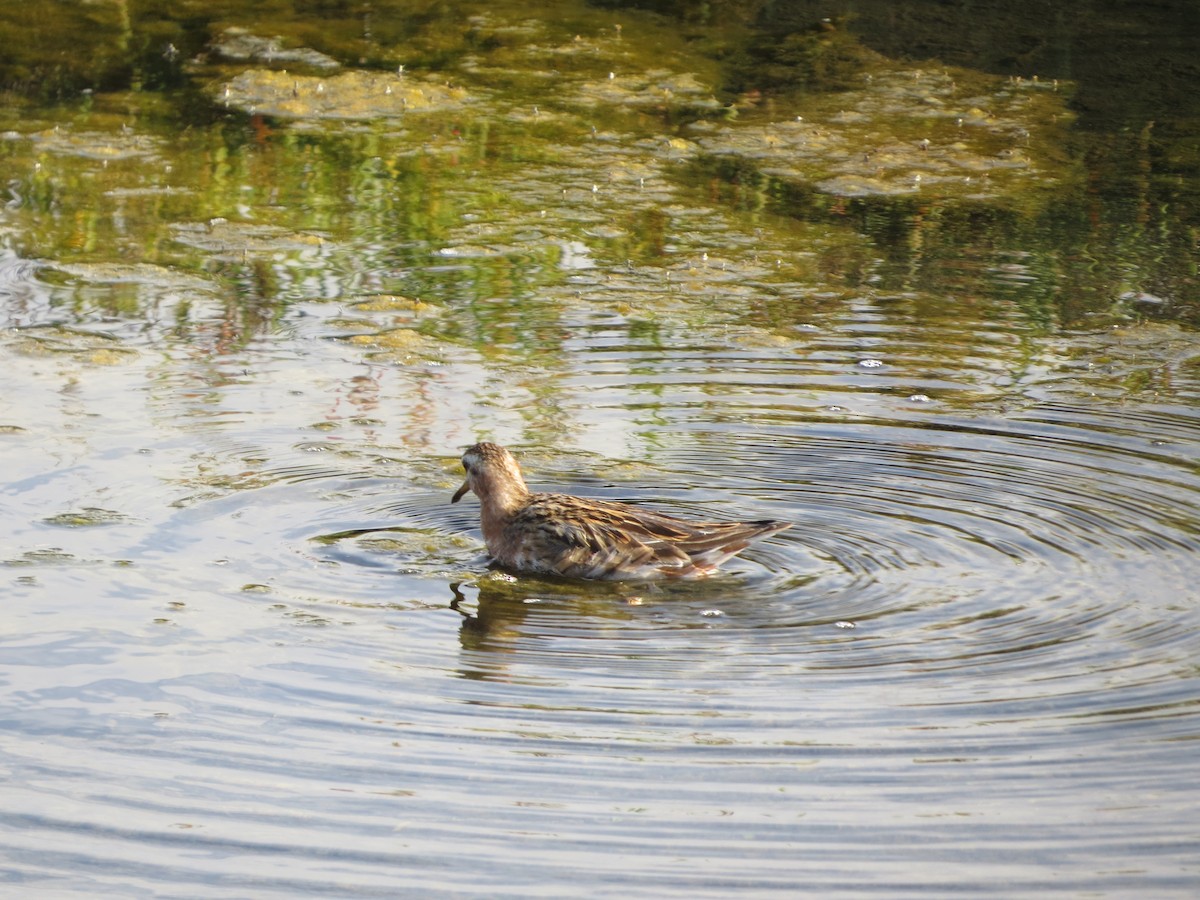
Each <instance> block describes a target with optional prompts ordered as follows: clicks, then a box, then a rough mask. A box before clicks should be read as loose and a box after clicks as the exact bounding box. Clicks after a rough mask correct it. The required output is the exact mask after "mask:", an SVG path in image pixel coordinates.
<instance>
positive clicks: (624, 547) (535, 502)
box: [450, 442, 791, 581]
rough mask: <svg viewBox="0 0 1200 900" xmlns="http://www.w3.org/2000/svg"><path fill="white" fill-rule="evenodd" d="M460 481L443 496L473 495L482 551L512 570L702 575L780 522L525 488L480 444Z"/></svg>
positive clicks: (498, 452) (616, 576)
mask: <svg viewBox="0 0 1200 900" xmlns="http://www.w3.org/2000/svg"><path fill="white" fill-rule="evenodd" d="M462 464H463V468H464V469H465V470H466V472H467V479H466V481H464V482H463V485H462V487H460V488H459V489H458V490H457V491H456V492H455V494H454V496H453V497H452V498H451V500H450V502H451V503H457V502H458V501H459V500H461V499H462V497H463V495H464V494H466V493H467V491H474V492H475V494H476V495H478V497H479V503H480V514H479V518H480V522H481V524H482V526H483V540H484V543H486V544H487V549H488V553H490V554H491V556H492V558H493V559H494V560H495V561H496V562H497V563H499V564H500V565H501V566H503V567H504V568H507V569H511V570H514V571H517V572H527V573H535V574H551V575H563V576H566V577H568V578H590V579H608V580H614V581H617V580H643V579H655V578H703V577H705V576H707V575H711V574H712V573H713V572H715V571H716V570H717V567H718V566H720V565H721V563H723V562H725V561H726V560H727V559H729V558H730V557H732V556H735V555H736V554H738V553H740V552H741V551H742V550H745V549H746V548H747V547H749V546H750V544H751V543H753V542H754V541H755V540H757V539H759V538H761V537H765V536H766V535H770V534H774V533H775V532H777V531H783V530H784V529H785V528H789V527H791V525H790V523H788V522H779V521H775V520H772V519H761V520H759V521H757V522H685V521H683V520H682V519H676V518H674V517H672V516H665V515H662V514H661V513H655V512H651V511H649V510H645V509H640V508H638V507H636V506H630V505H628V504H626V503H616V502H610V501H607V500H592V499H587V498H583V497H571V496H568V495H567V494H544V493H533V492H531V491H530V490H529V488H528V487H526V485H525V479H524V477H522V475H521V468H520V466H518V465H517V461H516V460H515V459H514V458H513V455H512V454H511V453H509V452H508V451H507V450H506V449H504V448H503V447H501V446H500V445H498V444H492V443H489V442H484V443H480V444H476V445H475V446H473V447H470V448H468V449H467V451H466V452H465V453H464V454H463V457H462Z"/></svg>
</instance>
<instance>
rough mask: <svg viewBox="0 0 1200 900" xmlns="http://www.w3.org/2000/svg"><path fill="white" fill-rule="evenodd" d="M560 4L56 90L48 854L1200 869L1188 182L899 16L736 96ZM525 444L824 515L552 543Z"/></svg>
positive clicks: (11, 723)
mask: <svg viewBox="0 0 1200 900" xmlns="http://www.w3.org/2000/svg"><path fill="white" fill-rule="evenodd" d="M560 12H561V15H560V16H559V17H557V18H556V17H547V18H546V19H545V20H544V21H543V20H534V19H531V18H529V17H528V14H527V13H521V14H520V15H513V16H509V15H508V14H507V13H505V11H504V10H503V9H497V10H494V11H491V12H488V13H483V12H480V11H477V10H472V11H471V15H472V16H474V18H471V19H470V20H469V24H470V29H473V31H469V32H468V30H466V29H464V30H463V31H461V32H460V33H459V35H460V40H461V43H456V42H455V39H454V37H453V35H454V33H453V32H452V31H449V30H446V29H443V30H442V31H440V32H438V34H440V35H442V38H443V39H444V43H445V44H446V47H445V48H443V49H442V51H441V53H440V55H439V54H438V53H435V52H434V50H433V49H431V48H433V47H434V43H433V38H432V35H433V34H434V32H433V31H424V32H422V31H421V30H420V29H419V28H418V27H417V26H416V25H415V24H413V25H411V27H412V29H414V31H413V34H412V35H410V38H411V40H412V43H411V44H409V45H402V44H401V43H400V42H399V41H398V40H397V41H394V42H392V43H388V41H389V40H391V38H394V35H392V34H391V32H389V31H388V27H390V26H386V25H384V24H380V23H378V22H376V23H374V24H373V25H372V28H373V30H371V31H370V35H369V36H368V37H369V41H371V42H373V44H372V45H371V46H372V49H371V53H370V54H366V56H367V58H368V61H369V62H370V63H371V67H369V68H367V69H363V70H361V71H359V70H355V69H353V68H349V67H345V66H344V67H343V68H342V69H340V70H333V69H325V68H323V67H324V66H325V63H324V62H323V61H322V57H321V55H325V56H330V55H332V57H337V58H341V59H342V60H343V62H346V63H350V64H351V65H353V64H354V63H355V59H354V58H351V57H348V56H346V55H344V54H342V55H341V56H339V48H340V47H341V45H339V44H338V41H340V40H342V39H343V30H344V29H347V28H349V26H348V25H346V23H344V22H343V23H340V24H338V23H335V24H331V25H330V26H329V28H328V31H327V33H326V36H325V37H324V38H320V37H318V36H317V31H315V30H309V31H307V32H304V34H305V35H307V42H306V41H305V40H302V39H301V36H300V33H299V32H297V31H294V30H288V29H289V28H292V27H294V26H295V23H291V24H290V25H289V24H288V23H261V27H259V28H257V29H252V31H253V33H255V34H258V35H261V36H262V37H263V39H264V40H267V39H269V38H270V37H271V36H272V35H275V34H281V35H284V38H282V39H281V40H282V43H280V44H277V45H275V46H276V51H271V52H277V51H279V50H291V51H297V55H293V56H292V57H289V58H288V59H287V60H284V61H283V63H281V62H280V61H279V60H266V61H264V60H261V59H254V58H244V59H239V58H235V57H236V54H235V53H233V51H232V50H230V51H229V52H227V53H225V54H224V55H222V54H220V53H218V52H216V50H210V51H208V53H207V54H206V55H205V56H203V57H202V58H201V57H200V56H198V55H193V54H199V53H200V50H201V49H202V48H203V46H204V45H205V42H206V41H208V42H213V43H210V45H209V46H211V47H222V46H225V47H226V48H228V44H223V43H222V42H223V41H228V40H229V39H228V38H223V37H221V35H222V32H223V28H222V27H218V25H217V24H213V25H212V26H211V28H210V29H209V31H208V32H206V33H205V34H204V35H203V40H200V39H199V38H197V37H196V36H195V35H192V34H190V33H189V34H188V35H187V37H188V40H192V41H194V42H195V46H192V45H189V44H186V43H185V41H184V40H183V39H179V40H178V45H177V46H176V49H177V51H178V52H179V54H180V56H181V59H180V61H179V62H178V65H177V66H176V64H175V60H174V58H168V57H170V54H168V55H167V57H163V56H162V53H161V51H160V53H159V56H158V58H159V59H161V60H162V61H163V64H164V65H166V64H168V63H169V64H170V65H168V66H166V68H167V69H170V70H171V71H170V72H167V73H166V74H171V75H172V77H173V78H176V79H178V82H179V83H178V84H176V85H175V86H174V87H172V84H173V83H172V84H163V85H156V84H151V83H148V84H147V85H143V88H144V89H143V90H136V89H130V90H122V91H107V92H106V91H96V92H94V93H88V94H80V93H76V94H70V95H69V96H68V97H67V99H65V100H63V101H62V102H60V103H56V104H51V105H45V104H36V103H35V102H34V101H32V100H30V99H28V98H27V97H25V98H18V97H17V96H15V95H14V96H13V98H12V100H11V103H10V104H9V106H8V107H7V108H6V110H5V112H4V113H3V115H4V117H5V120H4V123H3V128H4V130H5V131H4V134H3V136H2V138H0V173H2V174H3V180H4V183H5V185H7V190H8V200H7V202H6V205H5V206H4V207H3V208H2V209H0V241H2V242H3V250H0V325H2V331H0V472H3V477H2V479H0V496H2V497H3V501H2V502H0V524H2V532H0V533H2V534H3V535H4V537H3V541H2V542H0V557H2V561H3V563H4V565H3V567H2V568H0V574H2V577H3V579H4V581H3V584H4V592H5V596H6V597H7V602H6V603H4V604H3V612H2V613H0V618H2V621H3V635H2V637H0V678H2V679H3V687H4V690H3V693H2V694H0V697H2V698H3V699H2V700H0V724H2V727H3V731H4V734H5V740H4V742H3V747H2V749H0V768H2V769H3V772H4V776H5V777H4V787H3V788H2V789H0V792H2V795H3V804H2V807H3V810H4V811H3V813H0V841H2V842H3V847H4V858H5V863H4V866H3V872H4V878H5V880H6V883H8V884H10V885H11V886H12V889H13V890H16V891H20V892H23V893H28V892H30V891H33V892H37V893H45V894H52V895H55V896H75V895H79V896H83V895H87V896H95V895H96V894H98V893H99V894H104V895H107V896H229V895H231V894H233V895H253V896H296V895H297V894H313V895H322V896H397V895H420V896H430V895H435V896H436V895H450V894H475V895H488V896H539V895H544V896H560V895H565V894H567V893H571V894H574V893H577V892H578V890H579V885H581V884H584V885H587V891H588V893H589V894H594V895H596V896H613V895H618V894H620V895H626V896H627V895H630V894H638V895H656V896H663V895H666V896H674V895H679V896H689V897H692V896H728V895H729V894H730V893H732V892H734V891H736V892H738V893H740V894H748V895H772V894H780V893H783V892H785V891H788V892H794V891H795V890H796V889H797V888H798V887H800V886H803V887H804V888H806V889H808V890H810V891H812V892H814V893H816V892H819V893H822V894H825V893H828V894H835V893H836V894H842V895H855V896H861V895H872V894H880V895H898V896H912V895H929V894H932V893H947V894H952V895H970V896H980V895H985V894H991V895H996V896H1005V897H1011V896H1044V895H1045V894H1046V893H1048V892H1051V891H1056V892H1057V891H1061V892H1065V893H1070V894H1083V893H1088V894H1093V895H1099V896H1124V895H1127V894H1128V893H1130V892H1131V891H1134V890H1137V891H1141V892H1147V891H1149V892H1150V893H1153V894H1154V895H1156V896H1180V897H1182V896H1190V895H1192V894H1193V893H1194V891H1195V889H1196V887H1197V883H1198V881H1200V879H1198V876H1197V864H1196V858H1197V856H1196V851H1197V846H1198V844H1200V840H1198V838H1200V830H1198V828H1197V825H1196V821H1195V815H1194V810H1195V807H1196V802H1197V796H1196V788H1195V783H1196V780H1197V779H1196V777H1195V776H1196V774H1197V773H1196V762H1195V756H1196V755H1195V752H1194V747H1195V741H1196V738H1197V736H1198V735H1200V718H1198V715H1197V711H1198V707H1200V671H1198V670H1197V666H1196V662H1195V660H1196V658H1197V653H1198V651H1200V627H1198V624H1197V619H1196V612H1195V607H1196V595H1195V581H1196V573H1197V563H1196V559H1197V550H1200V465H1198V463H1200V454H1198V453H1197V449H1196V448H1197V446H1198V443H1197V441H1198V438H1200V413H1198V412H1197V402H1196V401H1197V397H1198V396H1200V340H1197V337H1196V334H1195V331H1194V330H1193V324H1194V318H1195V317H1194V291H1193V292H1192V293H1189V291H1192V289H1193V287H1194V278H1193V276H1192V275H1190V274H1189V272H1190V271H1191V270H1190V269H1189V263H1188V257H1187V254H1186V252H1185V251H1186V248H1187V241H1188V238H1187V235H1188V233H1189V232H1188V231H1187V228H1186V220H1187V216H1188V215H1189V213H1188V212H1187V211H1186V210H1185V209H1184V208H1183V207H1177V206H1174V205H1172V203H1170V202H1166V201H1164V202H1160V203H1156V204H1145V203H1139V195H1137V194H1135V193H1130V192H1129V190H1127V188H1129V183H1128V182H1127V181H1125V180H1124V174H1123V173H1122V172H1111V171H1109V170H1107V169H1105V167H1104V165H1103V164H1100V165H1098V166H1097V165H1094V163H1095V161H1096V159H1097V156H1096V152H1097V151H1096V147H1098V146H1102V145H1103V142H1102V141H1100V142H1098V143H1097V144H1094V145H1092V144H1087V140H1086V139H1085V137H1083V136H1081V135H1080V133H1079V132H1077V131H1076V130H1074V129H1075V125H1074V124H1073V123H1074V122H1075V118H1074V117H1075V112H1074V108H1073V107H1072V105H1071V99H1070V98H1071V96H1072V95H1073V91H1074V90H1075V88H1074V87H1073V86H1072V85H1070V84H1069V83H1067V81H1066V80H1065V79H1064V80H1063V81H1062V82H1061V83H1059V84H1055V83H1054V82H1053V81H1052V80H1051V79H1049V78H1042V79H1039V80H1038V81H1036V82H1035V81H1034V80H1033V79H1032V75H1033V74H1036V73H1027V74H1026V76H1025V77H1024V78H1022V79H1021V80H1019V81H1017V80H1014V79H1011V78H1006V77H1003V76H993V75H987V74H984V73H981V72H974V71H970V70H966V69H957V70H951V69H947V68H945V67H942V66H937V65H930V64H928V63H923V64H921V65H919V66H915V65H912V64H910V63H905V62H903V61H898V60H891V59H886V58H882V57H876V56H875V55H874V54H873V53H871V52H870V51H867V50H866V49H865V48H860V49H858V50H856V51H855V54H856V55H854V56H853V57H852V58H853V59H854V60H856V61H855V62H854V64H853V66H854V70H855V74H854V78H853V84H852V85H850V86H849V87H847V86H846V85H845V84H839V85H838V87H839V88H840V90H839V92H838V93H836V94H829V95H827V94H823V93H821V92H819V91H810V92H807V93H799V94H796V93H790V92H787V91H781V90H779V89H778V88H776V89H775V90H774V91H773V92H768V94H767V95H766V97H765V99H764V97H763V96H759V95H756V94H754V93H753V92H744V93H742V94H739V95H730V94H729V93H728V84H727V83H726V82H724V81H722V79H723V78H725V77H727V75H723V74H722V70H721V69H720V67H718V66H717V65H716V64H715V63H714V62H713V57H712V56H711V55H706V54H704V53H701V52H697V48H696V47H694V46H691V45H690V44H689V42H688V41H687V40H684V38H685V37H686V35H683V34H681V33H680V32H679V29H678V28H676V27H674V26H672V25H670V24H669V23H667V24H664V23H663V20H660V19H657V18H653V17H650V16H645V15H642V14H637V13H625V12H622V13H615V12H612V11H596V10H589V9H584V8H576V7H573V6H572V7H564V8H563V10H561V11H560ZM412 21H414V22H415V21H416V20H412ZM247 24H253V23H247ZM617 24H621V25H622V26H623V27H622V28H621V29H617V28H616V27H615V26H616V25H617ZM443 25H444V23H443ZM129 27H130V28H132V29H133V30H134V32H137V29H138V28H139V27H148V26H142V25H139V24H138V23H137V22H134V23H131V24H130V26H129ZM356 27H358V28H359V33H360V35H361V33H362V29H363V27H364V26H363V25H362V22H361V20H359V21H358V24H357V26H356ZM689 27H693V26H689ZM351 31H352V29H351ZM139 33H140V32H139ZM817 33H825V32H823V31H821V30H819V29H818V32H817ZM414 35H415V36H414ZM463 35H466V36H465V37H464V36H463ZM322 40H323V41H324V43H322ZM838 40H842V36H841V34H840V33H839V37H838ZM850 43H853V42H852V41H851V42H850ZM237 46H238V47H245V46H247V45H245V44H238V45H237ZM249 46H251V47H252V48H253V47H254V46H259V45H253V44H251V45H249ZM847 46H849V44H848V45H847ZM404 47H408V48H409V51H410V54H409V56H407V57H406V56H405V53H404V52H403V48H404ZM299 49H303V50H304V51H305V52H304V53H299V52H298V50H299ZM341 49H343V50H344V48H341ZM451 51H453V52H451ZM239 52H240V51H239ZM253 52H257V51H253ZM356 52H357V51H356ZM314 54H321V55H314ZM371 54H374V55H371ZM251 55H252V54H251ZM406 58H407V59H408V60H409V62H407V63H405V62H404V60H405V59H406ZM414 59H415V60H416V61H415V62H414V61H412V60H414ZM293 60H294V61H293ZM268 63H269V64H268ZM385 63H386V66H385V65H384V64H385ZM402 64H403V65H405V66H406V68H405V70H404V71H402V72H401V71H399V69H398V67H399V66H400V65H402ZM172 66H174V67H175V68H171V67H172ZM297 67H300V68H297ZM284 68H287V69H288V70H289V73H288V75H287V76H286V77H285V76H281V75H280V72H281V70H282V69H284ZM164 71H165V70H164ZM172 73H173V74H172ZM356 73H357V74H356ZM364 73H365V74H364ZM160 74H162V73H160ZM610 75H611V77H610ZM146 77H147V79H150V76H149V75H146ZM162 77H163V78H164V79H166V75H162ZM151 80H152V79H151ZM166 80H167V81H169V80H170V79H166ZM159 87H162V88H164V90H159ZM150 88H153V89H150ZM168 88H169V89H168ZM389 89H390V92H389ZM397 98H403V99H404V102H403V103H400V102H399V101H398V100H397ZM984 99H986V100H987V101H988V102H987V103H986V104H984V102H983V101H984ZM372 104H373V105H372ZM423 104H424V105H423ZM985 106H986V108H985ZM973 111H974V112H973ZM960 119H961V120H962V121H961V122H960V121H959V120H960ZM926 142H927V143H926ZM1081 142H1082V143H1083V144H1086V145H1087V146H1088V147H1089V148H1090V149H1088V150H1086V152H1085V151H1078V147H1079V146H1080V144H1081ZM1077 151H1078V152H1077ZM1102 162H1103V160H1101V163H1102ZM917 176H921V177H920V178H918V177H917ZM985 176H986V177H985ZM1104 176H1111V177H1104ZM1168 180H1169V179H1167V178H1166V175H1165V174H1164V173H1163V172H1162V171H1161V170H1157V171H1155V172H1152V173H1150V175H1149V176H1148V177H1147V180H1146V181H1145V182H1144V183H1143V189H1144V190H1145V191H1146V193H1145V194H1142V195H1140V199H1143V200H1144V199H1145V198H1146V197H1147V196H1149V195H1151V194H1153V195H1154V196H1155V197H1157V198H1158V199H1159V200H1162V199H1163V197H1168V198H1169V197H1171V196H1176V195H1175V194H1170V192H1169V191H1168V192H1167V193H1166V194H1163V193H1154V192H1155V191H1160V190H1164V189H1163V183H1165V182H1166V181H1168ZM1181 184H1182V182H1181ZM1097 185H1098V187H1097ZM1193 189H1194V188H1187V187H1186V185H1184V186H1182V187H1179V188H1178V196H1186V194H1187V191H1188V190H1193ZM1171 190H1175V189H1174V188H1172V189H1171ZM1126 213H1127V215H1125V214H1126ZM1193 249H1194V242H1193ZM1189 279H1192V280H1189ZM484 438H486V439H492V440H497V441H500V442H503V443H505V444H507V445H509V446H510V447H512V448H513V449H514V451H515V452H516V453H517V454H518V455H519V457H520V460H521V462H522V464H523V465H524V467H525V471H526V475H527V478H528V479H529V480H530V482H531V484H532V485H534V486H535V487H538V488H548V489H565V490H569V491H571V492H573V493H578V494H583V495H586V496H595V497H603V498H607V499H619V500H625V501H630V502H635V503H642V504H646V505H648V506H652V507H653V508H655V509H659V510H663V511H666V512H670V513H674V514H679V515H692V516H696V517H704V518H710V517H735V516H747V517H755V518H757V517H773V518H781V519H787V520H789V521H791V522H793V523H794V526H793V528H792V529H791V530H789V531H786V532H784V533H782V534H780V535H777V536H775V537H773V538H772V539H770V540H768V541H766V542H764V543H762V544H759V545H757V546H755V547H754V548H752V549H751V550H749V551H748V552H746V553H745V554H744V555H743V557H742V558H740V559H739V560H737V561H735V562H733V563H731V564H730V566H729V567H728V571H727V572H726V573H725V574H723V575H722V576H721V577H718V578H713V579H710V580H706V581H701V582H690V583H683V584H665V585H664V584H586V583H574V582H562V581H540V580H535V579H528V578H514V577H512V576H511V575H507V574H505V573H501V572H494V571H491V570H490V569H489V568H488V565H487V558H486V554H485V553H484V550H483V547H482V543H481V540H480V535H479V531H478V520H477V507H476V505H475V501H474V499H473V498H468V499H467V500H466V501H465V502H463V503H460V504H458V505H457V506H451V505H450V504H449V498H450V495H451V494H452V492H453V490H454V489H455V487H456V486H457V485H458V483H459V482H460V479H461V468H460V466H459V464H458V455H459V453H460V452H461V449H462V448H463V447H464V446H465V445H467V444H469V443H471V442H473V441H475V440H479V439H484Z"/></svg>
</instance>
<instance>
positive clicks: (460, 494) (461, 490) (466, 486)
mask: <svg viewBox="0 0 1200 900" xmlns="http://www.w3.org/2000/svg"><path fill="white" fill-rule="evenodd" d="M470 489H471V482H470V481H464V482H463V483H462V487H460V488H459V489H458V490H457V491H455V492H454V496H453V497H451V498H450V502H451V503H457V502H458V501H459V500H461V499H462V498H463V494H465V493H466V492H467V491H469V490H470Z"/></svg>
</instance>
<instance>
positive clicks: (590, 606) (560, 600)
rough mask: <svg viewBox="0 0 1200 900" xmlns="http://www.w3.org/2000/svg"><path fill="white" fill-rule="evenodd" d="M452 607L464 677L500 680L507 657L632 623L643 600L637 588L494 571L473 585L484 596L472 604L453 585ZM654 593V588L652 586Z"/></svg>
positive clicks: (479, 595)
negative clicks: (459, 618)
mask: <svg viewBox="0 0 1200 900" xmlns="http://www.w3.org/2000/svg"><path fill="white" fill-rule="evenodd" d="M449 587H450V591H451V593H452V594H453V599H452V600H451V601H450V608H451V609H453V610H454V611H455V612H457V613H458V614H459V615H460V616H462V625H461V628H460V629H459V641H460V643H461V645H462V649H463V650H464V651H470V653H469V655H467V656H464V658H463V668H462V673H463V675H464V676H466V677H471V678H495V677H497V675H498V674H500V673H499V672H498V671H497V665H498V663H500V662H501V661H502V660H501V658H500V657H498V656H497V654H503V655H504V658H506V659H510V660H511V658H512V654H514V653H518V652H521V651H523V650H535V649H536V648H538V647H543V648H544V647H545V646H546V644H545V641H546V640H548V639H550V638H553V637H560V638H563V639H568V638H569V637H570V636H580V634H581V633H592V632H595V631H596V630H598V629H604V628H605V627H606V623H607V624H617V623H626V622H628V621H629V619H630V618H631V617H632V616H633V615H634V614H635V613H634V608H635V607H637V606H640V605H641V604H642V602H643V596H642V595H641V594H639V593H638V588H637V587H635V586H633V585H619V584H616V583H612V582H609V583H606V584H601V585H597V584H591V583H582V584H581V583H577V582H571V581H566V580H562V581H547V580H542V579H534V578H514V577H512V576H511V575H506V574H503V573H500V572H492V573H489V574H488V575H485V576H484V577H482V578H480V579H479V580H478V581H476V582H474V583H473V584H471V585H469V587H473V588H474V589H475V590H476V591H477V592H478V593H477V595H476V596H475V598H474V599H473V600H472V598H471V597H469V596H468V595H467V594H466V593H464V591H463V587H464V584H463V583H462V582H454V583H451V584H450V585H449ZM650 590H651V591H652V592H653V591H654V588H650Z"/></svg>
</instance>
